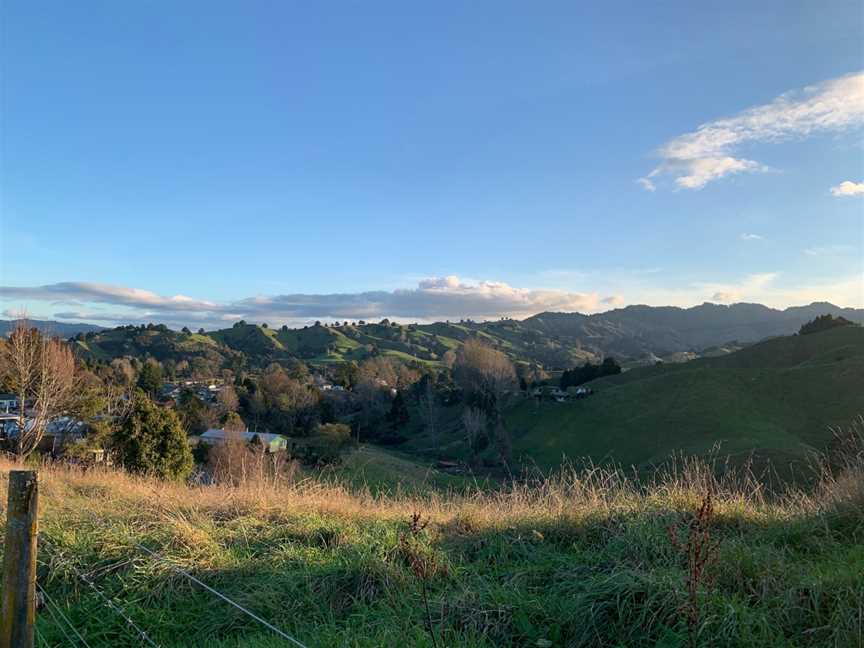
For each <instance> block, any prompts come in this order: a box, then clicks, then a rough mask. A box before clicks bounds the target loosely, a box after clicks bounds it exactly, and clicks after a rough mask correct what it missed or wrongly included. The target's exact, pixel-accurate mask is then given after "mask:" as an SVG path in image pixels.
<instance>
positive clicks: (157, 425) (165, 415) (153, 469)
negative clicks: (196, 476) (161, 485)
mask: <svg viewBox="0 0 864 648" xmlns="http://www.w3.org/2000/svg"><path fill="white" fill-rule="evenodd" d="M112 446H113V448H114V450H115V453H116V456H117V459H118V460H119V462H120V464H121V465H122V466H123V467H124V468H126V470H129V471H130V472H137V473H144V474H147V475H153V476H155V477H158V478H160V479H184V478H186V477H188V476H189V473H191V472H192V467H193V461H192V451H191V450H190V448H189V443H188V441H187V440H186V433H185V432H184V431H183V428H182V427H181V425H180V420H179V419H178V418H177V414H175V413H174V412H173V411H172V410H169V409H163V408H161V407H158V406H157V405H156V404H155V403H153V401H151V400H150V399H149V398H148V397H147V395H146V394H145V393H144V392H143V391H140V390H139V391H138V392H137V393H136V394H135V395H134V397H133V403H132V410H131V412H130V413H129V415H128V416H127V417H126V419H125V421H124V422H123V424H122V425H121V426H120V427H119V428H118V429H117V430H116V432H115V433H114V435H113V438H112Z"/></svg>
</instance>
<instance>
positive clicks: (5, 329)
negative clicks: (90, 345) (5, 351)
mask: <svg viewBox="0 0 864 648" xmlns="http://www.w3.org/2000/svg"><path fill="white" fill-rule="evenodd" d="M19 321H20V320H0V337H3V336H6V335H9V334H10V333H11V332H12V330H13V329H14V328H15V325H16V324H17V323H18V322H19ZM27 324H28V325H29V326H31V327H34V328H37V329H39V330H40V331H42V332H43V333H47V334H48V335H54V336H56V337H61V338H69V337H73V336H75V335H78V334H79V333H91V332H96V331H104V330H106V329H105V327H104V326H96V325H95V324H70V323H68V322H55V321H54V320H34V319H28V320H27Z"/></svg>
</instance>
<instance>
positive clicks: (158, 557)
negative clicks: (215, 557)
mask: <svg viewBox="0 0 864 648" xmlns="http://www.w3.org/2000/svg"><path fill="white" fill-rule="evenodd" d="M135 546H136V547H138V548H139V549H140V550H141V551H144V552H146V553H147V554H149V555H150V556H152V557H153V558H155V559H156V560H158V561H159V562H161V563H163V564H165V565H166V566H167V567H169V568H170V569H173V570H174V571H175V572H177V573H178V574H181V575H183V576H185V577H186V578H188V579H189V580H191V581H192V582H193V583H195V584H197V585H199V586H200V587H203V588H204V589H205V590H207V591H208V592H210V593H211V594H213V595H215V596H218V597H219V598H220V599H222V600H223V601H225V602H226V603H228V604H230V605H233V606H234V607H235V608H237V609H238V610H240V611H241V612H243V613H244V614H246V615H248V616H249V617H251V618H253V619H255V620H256V621H257V622H258V623H260V624H262V625H263V626H265V627H267V628H269V629H270V630H272V631H273V632H275V633H276V634H278V635H279V636H280V637H282V638H283V639H285V640H286V641H288V642H289V643H292V644H293V645H295V646H297V647H298V648H307V646H306V645H305V644H303V643H300V642H299V641H298V640H297V639H295V638H294V637H292V636H291V635H289V634H287V633H285V632H283V631H282V630H280V629H279V628H277V627H276V626H274V625H273V624H272V623H268V622H267V621H265V620H264V619H262V618H261V617H260V616H258V615H257V614H255V613H254V612H251V611H250V610H247V609H246V608H245V607H243V606H242V605H240V604H239V603H237V602H236V601H232V600H231V599H230V598H228V597H227V596H225V595H224V594H222V592H219V591H218V590H215V589H213V588H212V587H210V586H209V585H207V584H206V583H204V582H202V581H200V580H198V579H197V578H195V577H194V576H193V575H192V574H190V573H189V572H187V571H184V570H183V569H180V567H178V566H177V565H175V564H173V563H171V562H169V561H168V560H167V559H166V558H165V557H163V556H162V555H161V554H159V553H156V552H155V551H153V550H152V549H148V548H147V547H145V546H144V545H140V544H136V545H135Z"/></svg>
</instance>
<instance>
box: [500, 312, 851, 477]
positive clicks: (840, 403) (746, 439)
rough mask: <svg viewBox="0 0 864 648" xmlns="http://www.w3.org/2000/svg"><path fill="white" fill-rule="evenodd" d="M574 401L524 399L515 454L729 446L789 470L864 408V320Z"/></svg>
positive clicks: (655, 452)
mask: <svg viewBox="0 0 864 648" xmlns="http://www.w3.org/2000/svg"><path fill="white" fill-rule="evenodd" d="M591 386H592V387H593V388H594V390H595V394H594V395H593V396H591V397H589V398H587V399H584V400H577V401H572V402H567V403H555V402H544V403H542V404H540V405H538V404H536V403H535V402H534V401H533V400H525V401H522V402H520V403H519V404H517V405H516V406H515V407H513V408H512V409H511V410H510V411H509V413H508V416H507V422H508V426H509V429H510V430H511V433H512V435H513V445H514V454H515V456H518V457H520V458H522V459H523V460H524V461H527V462H533V463H536V464H537V465H538V466H540V467H541V468H552V467H554V466H558V465H559V464H560V463H561V460H562V457H564V456H566V457H570V458H579V457H590V458H591V459H593V460H595V461H615V462H620V463H622V464H625V465H631V464H632V465H635V466H637V467H639V468H648V467H650V466H651V465H652V464H657V463H660V462H662V461H663V460H665V459H666V458H668V457H669V456H670V454H672V453H673V452H678V451H681V452H684V453H686V454H693V455H705V454H707V453H709V452H710V451H711V449H712V447H713V446H715V445H716V444H721V454H731V455H733V456H735V457H736V459H737V460H739V461H740V460H743V459H744V458H745V457H746V456H748V455H749V453H750V452H751V451H754V452H755V453H756V454H755V460H756V462H757V463H760V464H762V463H764V462H765V461H767V460H771V462H772V464H773V465H774V467H775V468H776V469H777V470H778V471H780V472H786V473H788V471H789V470H790V468H789V466H790V464H791V463H796V464H797V463H800V462H801V461H802V460H804V459H805V458H806V455H807V453H808V451H811V450H814V449H822V448H824V447H825V446H826V444H827V443H828V442H829V441H830V439H831V432H830V431H829V426H842V425H846V424H848V423H849V421H850V420H852V419H853V418H854V417H855V416H857V415H860V414H862V413H864V329H862V328H860V327H847V328H841V329H835V330H831V331H826V332H822V333H817V334H813V335H807V336H790V337H784V338H777V339H772V340H768V341H766V342H763V343H760V344H756V345H753V346H750V347H748V348H746V349H743V350H741V351H738V352H735V353H732V354H729V355H727V356H723V357H714V358H704V359H699V360H694V361H692V362H688V363H683V364H675V365H662V366H653V367H645V368H640V369H634V370H631V371H628V372H625V373H623V374H621V375H618V376H612V377H607V378H602V379H599V380H597V381H594V382H593V383H591Z"/></svg>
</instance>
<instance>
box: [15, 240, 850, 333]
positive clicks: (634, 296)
mask: <svg viewBox="0 0 864 648" xmlns="http://www.w3.org/2000/svg"><path fill="white" fill-rule="evenodd" d="M839 247H840V246H833V247H832V246H824V247H821V248H813V249H812V250H809V249H808V250H807V251H806V254H807V255H810V256H812V255H816V254H819V255H827V254H829V253H830V254H840V253H841V252H843V253H845V252H847V251H848V250H847V248H846V247H843V250H840V249H839ZM852 250H853V251H854V248H852ZM583 281H596V284H597V285H598V286H600V285H604V286H606V288H607V289H608V290H606V291H605V294H601V292H600V291H592V292H572V291H568V290H562V289H557V290H553V289H532V288H517V287H514V286H511V285H510V284H507V283H504V282H500V281H466V280H463V279H460V278H459V277H455V276H448V277H433V278H428V279H423V280H421V281H419V282H418V283H417V285H416V286H415V287H413V288H403V289H396V290H373V291H366V292H355V293H325V294H305V293H296V294H281V295H259V296H255V297H248V298H245V299H239V300H234V301H228V302H216V301H210V300H205V299H196V298H193V297H189V296H186V295H173V296H165V295H160V294H158V293H155V292H152V291H149V290H143V289H140V288H128V287H125V286H117V285H111V284H101V283H88V282H62V283H55V284H48V285H42V286H0V305H2V306H4V307H5V310H4V311H3V312H2V315H3V316H4V317H7V318H17V317H20V316H21V314H22V312H25V313H29V314H30V315H31V316H32V317H34V318H38V319H57V320H61V321H62V320H65V321H86V322H92V323H97V324H104V325H117V324H128V323H134V324H139V323H146V322H156V323H163V324H167V325H168V326H172V327H175V328H180V327H182V326H189V327H193V328H198V327H203V328H205V329H212V328H225V327H227V326H230V325H231V324H232V323H234V322H236V321H238V320H241V319H242V320H246V321H249V322H255V323H260V322H267V323H268V324H270V325H272V326H281V325H282V324H287V325H288V326H292V327H295V326H303V325H304V324H309V323H311V322H313V321H315V320H321V321H334V320H345V319H347V320H361V319H362V320H370V321H376V320H379V319H382V318H385V317H388V318H390V319H396V320H398V321H402V322H433V321H442V320H459V319H465V318H470V319H475V320H484V319H498V318H499V317H514V318H519V319H523V318H525V317H529V316H531V315H535V314H537V313H540V312H543V311H559V312H580V313H594V312H599V311H605V310H609V309H611V308H618V307H622V306H625V305H627V304H647V305H650V306H679V307H689V306H695V305H698V304H701V303H703V302H705V301H713V302H719V303H724V304H731V303H735V302H742V301H744V302H755V303H761V304H765V305H766V306H771V307H774V308H785V307H787V306H792V305H802V304H809V303H811V302H814V301H830V302H833V303H835V304H838V305H840V306H850V307H862V306H864V276H862V275H861V273H860V271H859V272H855V273H853V274H852V275H846V276H837V277H833V278H823V279H821V280H817V279H815V278H814V279H813V280H811V281H809V282H807V283H803V284H802V283H795V282H794V281H792V280H791V278H785V277H783V276H781V274H780V273H777V272H763V273H756V274H749V275H744V276H742V277H740V278H738V279H737V280H733V281H727V282H717V281H691V282H685V283H681V284H678V285H677V286H674V287H669V286H663V285H660V284H655V283H653V282H651V281H650V280H646V279H645V277H644V276H640V277H638V278H637V279H636V280H635V282H634V281H633V280H631V281H629V282H628V281H623V282H616V281H612V280H611V279H610V278H609V277H605V278H604V277H603V276H602V275H600V274H598V275H597V276H595V277H593V279H592V278H585V279H583Z"/></svg>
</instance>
